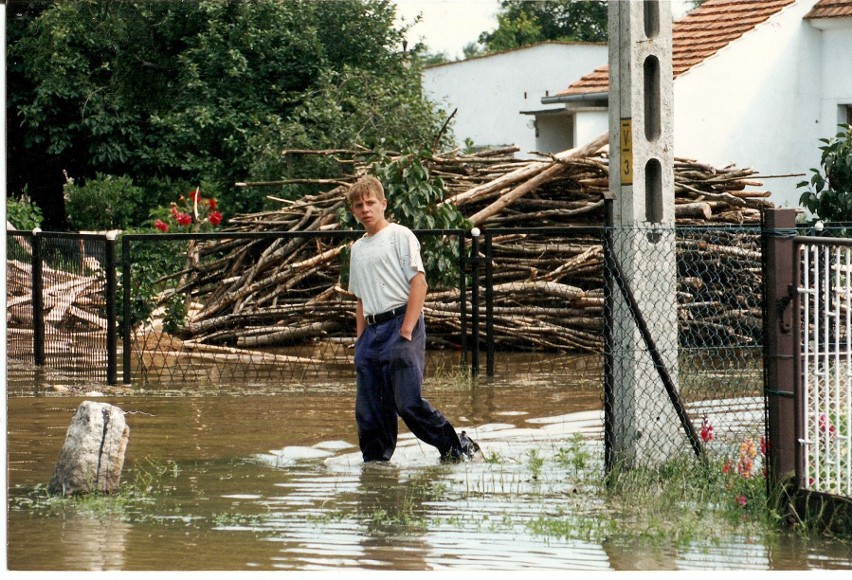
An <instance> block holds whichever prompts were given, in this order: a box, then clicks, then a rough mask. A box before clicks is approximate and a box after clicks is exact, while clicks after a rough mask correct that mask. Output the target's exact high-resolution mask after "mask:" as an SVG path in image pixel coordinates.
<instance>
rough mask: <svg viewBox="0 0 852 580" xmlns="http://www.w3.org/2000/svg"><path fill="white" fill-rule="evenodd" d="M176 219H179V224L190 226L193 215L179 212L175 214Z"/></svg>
mask: <svg viewBox="0 0 852 580" xmlns="http://www.w3.org/2000/svg"><path fill="white" fill-rule="evenodd" d="M175 219H176V220H177V223H178V225H181V226H188V225H189V224H191V223H192V216H191V215H189V214H188V213H177V214H176V215H175Z"/></svg>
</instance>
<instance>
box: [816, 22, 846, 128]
mask: <svg viewBox="0 0 852 580" xmlns="http://www.w3.org/2000/svg"><path fill="white" fill-rule="evenodd" d="M821 33H822V46H823V49H822V54H823V55H829V56H828V57H827V58H823V59H822V103H821V108H820V110H821V115H820V119H821V124H822V125H823V129H824V131H823V133H825V135H824V136H831V135H834V134H836V133H837V132H838V131H839V130H840V129H839V128H838V127H837V125H838V124H840V123H845V122H846V118H845V115H842V116H840V117H839V118H838V113H839V111H838V108H839V107H840V106H841V105H852V26H850V24H849V23H848V22H846V26H845V27H841V26H829V27H827V28H826V29H825V30H822V31H821Z"/></svg>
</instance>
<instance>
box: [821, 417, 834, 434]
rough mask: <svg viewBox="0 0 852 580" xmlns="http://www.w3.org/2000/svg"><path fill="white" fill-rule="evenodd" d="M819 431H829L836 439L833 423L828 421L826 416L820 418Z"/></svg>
mask: <svg viewBox="0 0 852 580" xmlns="http://www.w3.org/2000/svg"><path fill="white" fill-rule="evenodd" d="M819 430H820V431H822V432H823V433H825V432H826V431H828V434H829V435H830V436H831V437H834V425H832V424H831V421H829V420H828V417H826V416H825V414H823V415H820V416H819Z"/></svg>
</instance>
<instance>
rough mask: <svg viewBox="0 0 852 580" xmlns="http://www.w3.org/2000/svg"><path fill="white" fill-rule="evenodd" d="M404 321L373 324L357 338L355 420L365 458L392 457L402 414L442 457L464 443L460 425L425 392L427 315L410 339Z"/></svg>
mask: <svg viewBox="0 0 852 580" xmlns="http://www.w3.org/2000/svg"><path fill="white" fill-rule="evenodd" d="M402 320H403V317H402V316H398V317H396V318H393V319H391V320H388V321H387V322H383V323H380V324H374V325H368V326H367V328H365V329H364V332H363V333H362V334H361V336H360V337H359V338H358V340H357V341H356V342H355V368H356V370H357V371H358V390H357V394H356V397H355V420H356V422H357V423H358V444H359V445H360V446H361V454H362V455H363V457H364V461H388V460H390V458H391V456H392V455H393V452H394V449H395V448H396V439H397V433H398V417H401V418H402V420H403V421H405V425H406V426H407V427H408V429H409V430H410V431H411V432H412V433H413V434H414V435H415V436H416V437H417V438H419V439H420V440H422V441H424V442H425V443H428V444H429V445H432V446H434V447H437V449H438V451H440V452H441V456H442V457H443V456H446V455H449V454H450V451H451V450H452V449H454V448H455V449H458V448H459V447H460V443H459V437H458V435H457V434H456V430H455V428H453V426H452V425H451V424H450V422H449V421H447V419H446V418H445V417H444V415H443V414H442V413H441V412H440V411H438V410H437V409H435V408H434V407H432V405H430V404H429V402H428V401H426V400H425V399H424V398H423V396H422V394H421V389H422V386H423V370H424V367H425V349H426V325H425V323H424V321H423V316H422V315H421V316H420V320H419V321H418V322H417V325H416V326H415V328H414V333H413V334H412V337H411V340H410V341H409V340H406V339H404V338H403V337H402V336H400V334H399V329H400V327H401V326H402Z"/></svg>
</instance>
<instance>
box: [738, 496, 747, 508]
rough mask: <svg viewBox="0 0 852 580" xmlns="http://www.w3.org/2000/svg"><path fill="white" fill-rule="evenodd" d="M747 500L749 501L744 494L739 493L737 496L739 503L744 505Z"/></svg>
mask: <svg viewBox="0 0 852 580" xmlns="http://www.w3.org/2000/svg"><path fill="white" fill-rule="evenodd" d="M747 502H748V500H747V499H746V498H745V496H744V495H738V496H737V503H738V504H740V505H742V506H744V505H745V504H746V503H747Z"/></svg>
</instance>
